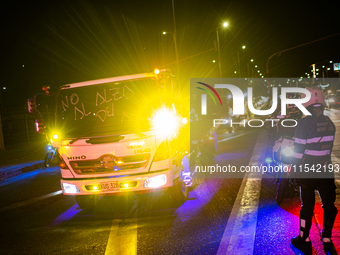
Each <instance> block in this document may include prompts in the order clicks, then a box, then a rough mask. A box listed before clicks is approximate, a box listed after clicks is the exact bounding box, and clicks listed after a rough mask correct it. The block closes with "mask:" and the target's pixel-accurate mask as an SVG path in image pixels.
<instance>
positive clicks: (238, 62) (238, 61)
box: [237, 45, 246, 77]
mask: <svg viewBox="0 0 340 255" xmlns="http://www.w3.org/2000/svg"><path fill="white" fill-rule="evenodd" d="M245 48H246V46H245V45H243V46H242V50H244V49H245ZM240 62H241V61H240V52H239V51H237V66H238V75H239V77H241V63H240Z"/></svg>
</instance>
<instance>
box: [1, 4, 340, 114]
mask: <svg viewBox="0 0 340 255" xmlns="http://www.w3.org/2000/svg"><path fill="white" fill-rule="evenodd" d="M174 2H175V13H176V27H177V41H178V52H179V59H185V60H183V61H181V62H180V74H181V76H180V79H181V81H182V82H183V84H184V83H188V82H189V78H191V77H218V76H219V71H218V64H217V60H218V54H217V52H216V51H215V50H211V51H208V50H209V49H213V48H214V45H215V42H216V29H219V35H220V48H221V57H222V58H221V59H222V60H221V63H222V69H223V76H224V77H234V76H233V75H235V74H234V71H235V70H237V52H239V56H240V65H241V74H242V76H243V77H246V76H248V74H249V73H248V69H247V63H249V64H250V59H251V58H253V59H254V60H255V61H254V63H253V64H257V65H258V66H259V69H260V70H261V72H262V73H264V74H265V65H266V62H267V60H268V57H269V56H270V55H272V54H273V53H275V52H278V51H281V50H284V49H287V48H290V47H293V46H297V45H299V44H302V43H306V42H309V41H313V40H316V39H319V38H322V37H326V36H330V35H334V34H337V33H340V26H339V25H340V18H339V17H340V16H339V7H340V4H339V1H328V2H319V4H318V5H315V2H311V1H308V2H307V1H220V0H219V1H218V0H212V1H202V0H181V1H179V0H175V1H174ZM223 21H227V22H228V23H229V24H230V26H229V27H228V28H222V27H221V24H222V22H223ZM1 24H2V26H1V27H2V36H1V49H2V50H1V60H2V61H1V70H2V72H1V73H2V79H1V88H2V87H6V90H3V89H2V90H1V92H2V110H10V109H17V108H19V109H22V107H23V105H25V99H27V98H28V97H31V96H33V95H34V93H37V92H40V89H41V87H42V86H44V85H47V86H50V87H51V90H52V91H55V90H57V88H58V87H59V86H60V85H63V84H67V83H72V82H78V81H84V80H90V79H98V78H106V77H112V76H116V75H126V74H133V73H141V72H149V71H152V70H153V69H154V68H155V67H160V68H161V67H169V68H171V69H172V70H173V72H174V73H175V74H176V71H177V70H176V65H175V64H171V63H173V62H174V61H175V60H176V59H175V50H174V43H173V35H172V34H171V32H173V31H174V28H173V18H172V5H171V0H163V1H153V0H151V1H128V0H126V1H114V0H111V1H108V0H105V1H99V0H98V1H84V0H83V1H78V0H75V1H31V2H29V1H8V2H7V3H5V4H3V3H2V4H1ZM163 31H167V32H170V33H169V34H167V35H163V34H162V32H163ZM339 42H340V36H339V35H337V36H333V37H331V38H328V39H325V40H322V41H319V42H317V43H313V44H310V45H308V46H304V47H301V48H298V49H295V50H291V51H288V52H286V53H282V54H281V56H275V57H273V58H272V59H271V60H270V62H269V72H270V73H269V75H270V76H272V77H300V76H303V75H304V73H305V72H310V67H309V65H311V64H312V63H326V62H328V61H329V60H333V61H334V62H340V51H339V48H338V47H339ZM242 45H246V49H244V50H242V49H241V46H242ZM204 51H208V52H207V53H204V54H200V55H197V56H195V57H192V58H188V57H190V56H192V55H196V54H198V53H202V52H204ZM212 60H216V63H213V62H212ZM250 70H251V66H250Z"/></svg>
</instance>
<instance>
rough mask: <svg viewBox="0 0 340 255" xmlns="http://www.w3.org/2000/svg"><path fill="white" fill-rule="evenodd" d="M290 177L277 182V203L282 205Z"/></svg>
mask: <svg viewBox="0 0 340 255" xmlns="http://www.w3.org/2000/svg"><path fill="white" fill-rule="evenodd" d="M287 183H288V179H287V178H282V177H281V179H280V180H279V182H278V183H277V190H276V203H277V204H278V205H280V204H281V203H282V201H283V198H284V195H285V191H286V187H287Z"/></svg>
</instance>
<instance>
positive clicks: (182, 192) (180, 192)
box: [169, 182, 189, 204]
mask: <svg viewBox="0 0 340 255" xmlns="http://www.w3.org/2000/svg"><path fill="white" fill-rule="evenodd" d="M169 191H170V197H171V199H172V201H173V202H175V203H176V204H183V203H184V202H185V201H186V200H187V199H188V197H189V187H186V186H185V185H184V183H182V182H180V183H178V184H176V185H174V186H172V187H170V190H169Z"/></svg>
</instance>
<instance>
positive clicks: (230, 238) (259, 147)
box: [217, 132, 267, 255]
mask: <svg viewBox="0 0 340 255" xmlns="http://www.w3.org/2000/svg"><path fill="white" fill-rule="evenodd" d="M266 145H267V138H266V133H265V132H262V133H261V134H260V135H259V136H258V138H257V142H256V145H255V147H254V152H253V155H252V157H251V159H250V162H249V166H259V165H260V164H261V160H262V157H263V151H264V150H265V148H266ZM261 180H262V174H261V173H246V175H245V176H244V178H243V181H242V184H241V187H240V189H239V192H238V194H237V197H236V200H235V203H234V206H233V209H232V211H231V214H230V216H229V219H228V223H227V226H226V228H225V230H224V233H223V236H222V239H221V242H220V246H219V248H218V251H217V254H242V255H244V254H253V250H254V242H255V233H256V225H257V212H258V205H259V200H260V191H261Z"/></svg>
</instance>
